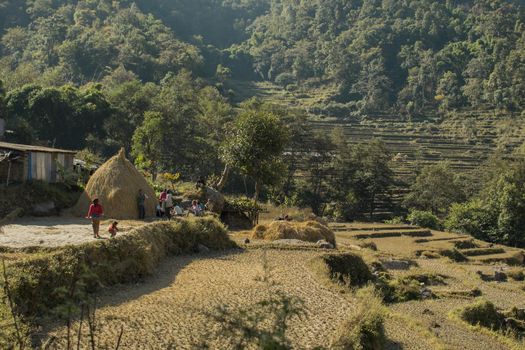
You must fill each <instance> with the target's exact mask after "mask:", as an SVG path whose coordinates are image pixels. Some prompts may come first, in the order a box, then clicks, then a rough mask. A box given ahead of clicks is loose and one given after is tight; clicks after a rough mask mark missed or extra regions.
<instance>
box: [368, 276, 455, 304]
mask: <svg viewBox="0 0 525 350" xmlns="http://www.w3.org/2000/svg"><path fill="white" fill-rule="evenodd" d="M446 278H447V276H444V275H439V274H435V273H426V272H425V273H410V274H407V275H404V276H400V277H397V278H392V276H391V275H389V274H388V273H384V272H383V273H379V274H378V277H377V279H376V286H377V288H378V290H379V291H380V292H381V293H382V295H383V299H384V300H385V301H386V302H389V303H398V302H405V301H409V300H419V299H422V298H423V297H434V296H435V295H434V294H433V293H431V292H430V291H429V290H426V289H425V286H435V285H446V282H445V279H446Z"/></svg>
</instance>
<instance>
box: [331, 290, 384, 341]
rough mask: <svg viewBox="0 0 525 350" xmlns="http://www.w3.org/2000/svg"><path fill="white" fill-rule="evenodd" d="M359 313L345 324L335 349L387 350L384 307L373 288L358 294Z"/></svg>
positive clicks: (336, 339)
mask: <svg viewBox="0 0 525 350" xmlns="http://www.w3.org/2000/svg"><path fill="white" fill-rule="evenodd" d="M357 298H358V301H359V310H358V312H357V313H356V314H355V315H354V316H353V317H352V318H350V319H349V320H348V321H347V322H345V323H343V324H342V325H341V327H340V328H339V330H338V332H337V336H336V338H335V341H334V342H333V344H332V348H334V349H345V350H346V349H348V350H350V349H351V350H358V349H363V350H365V349H366V350H380V349H384V348H385V344H386V336H385V329H384V325H383V324H384V317H385V316H384V306H383V304H382V301H381V297H380V296H379V295H378V293H377V292H376V291H375V289H374V287H373V286H368V287H365V288H363V289H361V290H360V291H359V292H358V293H357Z"/></svg>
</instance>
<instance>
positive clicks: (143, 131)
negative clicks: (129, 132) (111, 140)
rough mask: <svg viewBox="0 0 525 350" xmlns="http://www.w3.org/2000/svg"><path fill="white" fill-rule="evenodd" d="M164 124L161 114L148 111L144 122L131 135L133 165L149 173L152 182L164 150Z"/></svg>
mask: <svg viewBox="0 0 525 350" xmlns="http://www.w3.org/2000/svg"><path fill="white" fill-rule="evenodd" d="M164 126H165V122H164V118H163V116H162V114H161V113H159V112H151V111H148V112H146V113H144V121H143V123H142V125H141V126H139V127H138V128H137V130H135V133H134V134H133V146H132V155H133V157H135V164H136V165H137V166H138V167H139V168H142V169H145V170H147V171H149V172H150V173H151V177H152V178H153V180H155V179H156V177H157V174H158V172H159V168H158V167H159V162H160V160H161V159H162V155H163V150H164V149H165V147H164V146H165V136H166V135H165V131H166V129H165V127H164Z"/></svg>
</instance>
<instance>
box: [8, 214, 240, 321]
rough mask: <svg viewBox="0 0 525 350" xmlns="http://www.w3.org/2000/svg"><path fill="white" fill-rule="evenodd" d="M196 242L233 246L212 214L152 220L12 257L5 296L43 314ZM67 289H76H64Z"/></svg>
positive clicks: (138, 274)
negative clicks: (102, 237)
mask: <svg viewBox="0 0 525 350" xmlns="http://www.w3.org/2000/svg"><path fill="white" fill-rule="evenodd" d="M199 244H202V245H205V246H206V247H208V248H210V249H214V250H221V249H227V248H232V247H234V246H235V243H233V242H232V241H231V240H230V239H229V237H228V235H227V232H226V229H225V228H224V226H223V225H222V224H221V223H220V222H219V221H217V220H215V219H213V218H198V219H193V220H176V221H173V222H157V223H152V224H148V225H145V226H142V227H140V228H137V229H135V230H133V231H132V232H130V233H129V234H127V235H122V236H119V237H118V238H116V239H112V240H106V241H100V242H95V243H87V244H83V245H79V246H71V247H66V248H63V249H59V250H57V251H55V252H51V253H49V254H39V255H38V256H37V257H30V258H27V259H23V260H21V261H16V262H13V263H12V264H10V266H9V267H8V279H9V283H10V286H11V296H12V299H13V301H14V303H15V305H16V310H17V312H18V313H20V314H24V315H28V316H35V315H44V314H46V313H48V312H49V311H52V309H53V308H56V307H57V306H59V305H62V304H65V303H66V302H71V301H73V302H75V300H71V299H75V298H80V295H85V294H86V293H90V292H94V291H96V290H97V289H98V288H99V287H100V286H109V285H113V284H117V283H126V282H134V281H137V280H140V279H141V278H143V277H144V276H147V275H149V274H151V273H152V272H153V271H154V269H155V267H156V266H157V265H158V263H159V261H160V260H161V259H162V258H163V257H165V256H169V255H177V254H184V253H191V252H193V251H195V250H196V249H197V247H198V245H199ZM73 286H75V287H73ZM72 288H73V289H77V290H76V291H75V292H74V293H73V292H71V293H70V292H67V291H68V290H71V289H72ZM76 301H80V300H76Z"/></svg>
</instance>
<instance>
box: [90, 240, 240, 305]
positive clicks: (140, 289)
mask: <svg viewBox="0 0 525 350" xmlns="http://www.w3.org/2000/svg"><path fill="white" fill-rule="evenodd" d="M242 252H243V250H242V249H232V250H227V251H219V252H210V253H206V254H193V255H179V256H173V257H168V258H165V259H164V260H163V261H162V262H161V263H160V264H159V266H158V267H157V269H156V270H155V273H154V274H153V275H151V276H148V277H146V278H144V280H142V281H141V282H138V283H129V284H120V285H115V286H112V287H109V288H106V289H104V290H102V291H101V292H99V293H98V295H97V299H98V301H97V306H98V308H103V307H107V306H119V305H121V304H124V303H127V302H130V301H132V300H135V299H138V298H140V297H142V296H143V295H147V294H150V293H153V292H155V291H158V290H161V289H163V288H166V287H169V286H170V285H171V284H173V283H174V282H175V281H176V280H177V275H178V274H179V272H181V271H182V270H183V269H184V268H185V267H186V266H188V265H189V264H191V263H192V262H195V261H199V260H206V259H214V260H217V259H219V260H229V259H228V257H230V256H232V255H236V254H240V253H242Z"/></svg>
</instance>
